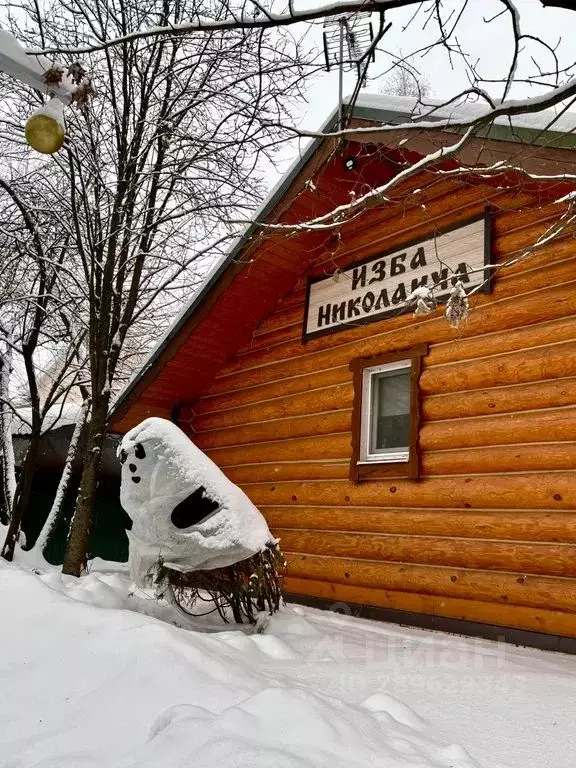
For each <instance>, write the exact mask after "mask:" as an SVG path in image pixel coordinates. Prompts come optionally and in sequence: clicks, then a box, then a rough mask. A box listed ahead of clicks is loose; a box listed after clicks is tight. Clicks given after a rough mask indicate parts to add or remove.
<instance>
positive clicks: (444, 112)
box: [354, 93, 576, 133]
mask: <svg viewBox="0 0 576 768" xmlns="http://www.w3.org/2000/svg"><path fill="white" fill-rule="evenodd" d="M518 103H520V102H518ZM364 110H373V111H375V112H381V113H383V114H382V115H381V116H380V117H379V119H382V121H383V122H390V123H399V122H412V121H413V120H414V119H415V118H422V117H423V116H426V118H427V120H431V121H439V120H449V121H451V122H454V123H456V122H458V123H461V122H464V121H469V120H474V119H477V118H478V117H481V116H482V115H483V114H485V113H486V112H487V111H489V107H488V105H487V104H486V103H481V102H474V103H472V102H465V103H460V104H458V103H454V104H446V103H445V102H443V101H441V100H438V99H426V100H425V103H420V101H419V99H417V98H416V97H413V96H388V95H386V94H381V93H362V94H360V96H359V97H358V99H357V100H356V103H355V106H354V112H355V113H359V114H358V117H362V114H361V113H362V112H363V111H364ZM375 117H376V115H375ZM494 122H495V124H496V125H504V126H507V127H511V126H513V127H515V128H525V129H529V130H537V131H552V132H555V133H573V132H574V131H575V130H576V112H564V110H563V108H562V106H561V105H559V106H558V107H556V108H555V109H546V110H543V111H542V112H534V113H531V114H529V113H527V114H523V115H516V116H515V117H513V118H509V117H506V116H500V117H497V118H496V119H495V120H494Z"/></svg>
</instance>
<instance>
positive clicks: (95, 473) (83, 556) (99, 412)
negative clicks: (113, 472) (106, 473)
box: [62, 395, 110, 576]
mask: <svg viewBox="0 0 576 768" xmlns="http://www.w3.org/2000/svg"><path fill="white" fill-rule="evenodd" d="M109 400H110V396H109V395H101V396H100V397H99V398H98V399H97V400H95V401H93V402H92V413H91V417H90V421H89V422H88V428H87V440H86V458H85V461H84V468H83V470H82V479H81V480H80V490H79V491H78V498H77V499H76V509H75V511H74V517H73V518H72V522H71V523H70V535H69V537H68V546H67V547H66V556H65V558H64V564H63V566H62V573H67V574H70V575H72V576H80V575H81V574H82V572H83V571H84V570H85V568H86V563H87V554H88V544H89V541H90V533H91V531H92V518H93V511H94V503H95V499H96V490H97V488H98V479H99V475H100V466H101V463H102V449H103V446H104V438H105V434H106V420H107V417H108V403H109Z"/></svg>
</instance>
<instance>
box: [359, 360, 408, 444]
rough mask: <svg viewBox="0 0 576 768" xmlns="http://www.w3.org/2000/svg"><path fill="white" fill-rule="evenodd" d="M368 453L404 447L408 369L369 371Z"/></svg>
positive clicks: (406, 429)
mask: <svg viewBox="0 0 576 768" xmlns="http://www.w3.org/2000/svg"><path fill="white" fill-rule="evenodd" d="M371 410H372V424H371V430H370V431H371V435H370V449H369V452H370V453H379V452H387V451H389V450H391V449H397V448H404V449H406V448H407V447H408V445H409V443H410V439H409V431H410V369H409V368H405V369H403V370H392V371H382V372H381V373H374V374H373V375H372V409H371Z"/></svg>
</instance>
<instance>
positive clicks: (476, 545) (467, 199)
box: [190, 186, 576, 637]
mask: <svg viewBox="0 0 576 768" xmlns="http://www.w3.org/2000/svg"><path fill="white" fill-rule="evenodd" d="M451 192H453V189H450V190H449V191H448V192H446V193H445V194H443V193H442V189H441V188H440V187H438V186H434V187H433V188H431V189H428V190H426V198H427V202H426V205H427V213H428V214H429V215H430V216H431V217H432V220H433V221H434V222H435V223H436V222H437V223H438V224H442V226H450V225H451V224H454V223H457V222H458V221H460V220H465V219H466V218H470V216H471V215H472V214H474V213H475V212H476V209H478V210H480V207H481V206H482V205H484V204H485V202H486V199H485V198H486V195H482V194H479V193H478V191H474V190H473V189H470V188H468V189H461V190H460V192H459V194H461V195H463V197H462V198H461V199H460V198H456V203H457V206H454V197H453V195H452V196H451V194H450V193H451ZM492 196H493V200H494V201H495V202H497V205H498V209H497V210H496V212H495V213H494V217H493V232H494V239H493V247H494V257H495V259H496V260H497V261H499V262H505V261H507V260H509V259H510V258H513V257H514V255H517V254H519V253H521V252H522V251H523V249H526V248H529V247H530V245H531V244H532V243H533V242H534V241H535V240H536V239H537V238H538V237H539V236H540V235H541V234H542V233H543V232H545V231H546V229H547V227H549V226H550V223H551V222H552V221H553V219H554V217H555V216H558V211H557V210H556V208H555V207H554V206H545V207H541V208H539V207H538V206H537V205H532V207H526V205H527V199H528V198H527V195H520V194H518V195H514V194H512V193H510V192H505V191H502V190H499V191H496V190H493V192H492ZM450 206H452V207H453V208H454V210H453V211H450ZM518 209H522V210H518ZM366 216H367V217H370V221H369V222H367V224H366V226H364V224H362V223H361V224H360V226H358V228H357V229H354V228H348V229H347V233H346V237H343V239H342V245H341V246H339V250H338V252H337V255H336V257H335V256H334V254H333V253H331V255H330V268H333V267H334V259H335V258H336V262H337V263H338V264H340V265H341V266H345V265H347V264H350V263H353V262H354V261H355V260H357V259H359V258H362V257H364V256H366V255H367V254H370V253H374V248H375V247H377V248H380V249H384V248H390V246H391V244H394V243H395V242H397V243H398V245H401V244H402V241H406V240H412V239H414V238H416V237H418V236H420V235H425V234H426V233H427V232H429V231H430V229H429V228H430V223H429V220H428V219H426V220H423V218H422V213H421V210H420V211H419V210H417V209H416V207H413V208H411V209H410V210H408V211H407V212H406V215H405V216H402V215H399V214H398V212H397V211H396V212H394V213H393V214H392V215H389V214H386V215H384V214H383V213H379V212H378V211H371V212H370V213H369V214H366ZM361 222H362V220H361ZM378 222H379V223H378ZM384 222H385V224H384ZM368 224H370V226H368ZM427 227H428V229H427ZM375 244H376V245H375ZM327 264H328V262H327V261H325V259H323V258H322V257H320V258H319V259H318V260H317V266H316V267H314V268H312V269H311V270H310V274H313V273H318V271H320V272H322V270H323V269H326V266H327ZM315 271H316V272H315ZM304 286H305V276H304V277H303V278H302V279H300V280H299V281H298V283H297V285H296V287H295V288H294V290H293V291H292V293H290V294H288V295H287V296H285V297H284V299H283V300H282V301H281V302H280V303H279V305H278V308H277V310H276V312H275V313H273V314H272V315H270V316H269V318H268V319H267V320H266V321H265V322H264V323H263V324H262V325H261V326H260V327H259V328H258V329H257V330H256V332H255V334H254V337H253V339H252V342H251V343H250V344H248V345H245V346H244V347H243V348H241V349H240V350H239V352H238V353H237V354H236V355H235V356H234V357H233V358H232V359H231V360H229V361H228V363H227V364H226V365H225V366H224V367H223V368H222V369H221V370H220V372H219V374H218V376H217V378H216V379H215V380H214V381H213V383H212V385H211V386H210V388H209V389H208V390H207V391H206V392H205V394H204V395H203V396H202V397H201V398H200V399H198V400H197V401H196V403H194V405H193V411H194V416H193V418H192V419H191V423H190V426H191V430H192V432H193V439H194V440H195V442H196V443H197V444H198V445H199V446H200V447H201V448H202V449H204V450H206V451H207V453H208V454H209V455H210V456H211V457H212V458H213V459H214V461H216V462H217V463H218V464H219V465H220V466H221V467H223V468H224V470H225V472H226V473H227V474H228V476H229V477H230V478H231V479H232V480H233V481H234V482H237V483H238V484H239V485H241V486H242V487H243V488H244V489H245V491H246V492H247V493H248V495H249V496H250V497H251V498H252V499H253V501H254V502H255V503H256V504H257V505H258V506H259V507H260V508H261V510H262V511H263V513H264V514H265V515H266V517H267V519H268V521H269V523H270V525H271V527H272V529H273V531H274V533H275V535H278V536H279V537H280V538H281V541H282V545H283V548H284V551H285V553H286V555H287V560H288V563H289V568H288V575H287V578H286V589H287V590H288V591H290V592H293V593H300V594H306V595H311V596H317V597H324V598H329V599H333V600H334V601H349V602H357V603H367V604H371V605H375V606H379V607H385V608H394V609H398V610H407V611H417V612H423V613H428V614H433V615H438V616H447V617H453V618H464V619H468V620H471V621H479V622H489V623H495V624H502V625H509V626H515V627H519V628H523V629H531V630H537V631H543V632H554V633H558V634H562V635H566V636H572V637H576V474H575V473H574V468H575V467H576V246H575V243H574V239H573V237H572V233H568V234H567V236H565V237H563V238H561V239H559V240H557V241H553V242H551V243H548V244H546V245H545V246H544V247H542V248H540V249H539V250H538V252H537V254H534V255H531V256H529V257H528V258H527V259H525V260H524V261H523V262H522V263H519V264H515V265H514V266H513V267H511V268H509V269H507V270H502V271H501V272H498V273H496V275H495V278H494V286H493V293H492V294H491V295H489V296H477V297H475V298H474V299H473V300H472V312H471V315H470V318H469V320H468V322H467V323H466V325H465V326H464V327H463V328H461V329H459V330H458V331H455V330H453V329H451V328H450V327H449V326H448V324H447V322H446V320H445V319H444V317H443V314H442V310H438V311H437V312H435V313H433V314H432V315H430V316H427V317H414V316H413V315H402V316H399V317H394V318H390V319H387V320H384V321H381V322H374V323H371V324H367V325H364V326H362V327H356V328H347V329H344V330H342V331H340V332H338V333H335V334H333V335H330V336H324V337H320V338H317V339H314V340H312V341H310V342H309V343H308V344H306V345H303V344H302V342H301V338H300V337H301V331H302V324H303V313H304V304H303V302H304ZM423 343H428V344H429V345H430V352H429V355H428V356H427V357H426V358H424V360H423V371H422V374H421V377H420V391H421V397H422V426H421V429H420V448H421V451H422V479H421V480H419V481H411V480H409V479H406V478H398V479H394V478H388V479H386V480H379V481H370V482H365V483H362V484H359V485H356V484H353V483H351V482H350V481H349V480H348V468H349V460H350V450H351V448H350V440H351V434H350V418H351V408H352V398H353V387H352V374H351V372H350V370H349V369H348V364H349V362H350V360H351V359H353V358H357V357H362V356H370V355H377V354H383V353H386V352H389V351H394V350H398V349H405V348H408V347H411V346H414V345H417V344H423Z"/></svg>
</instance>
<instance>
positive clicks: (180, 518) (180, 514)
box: [170, 485, 220, 528]
mask: <svg viewBox="0 0 576 768" xmlns="http://www.w3.org/2000/svg"><path fill="white" fill-rule="evenodd" d="M219 507H220V502H218V501H216V500H215V499H213V498H212V497H211V496H210V495H209V494H208V493H207V492H206V488H204V486H203V485H201V486H200V487H199V488H196V490H195V491H193V492H192V493H191V494H190V495H189V496H187V497H186V498H185V499H184V500H183V501H181V502H180V503H179V504H177V505H176V506H175V507H174V509H173V510H172V514H171V516H170V519H171V520H172V524H173V525H174V526H175V527H176V528H189V527H190V526H191V525H198V523H201V522H202V521H203V520H205V519H206V518H207V517H209V516H210V515H212V514H213V513H214V512H216V510H217V509H218V508H219Z"/></svg>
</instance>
